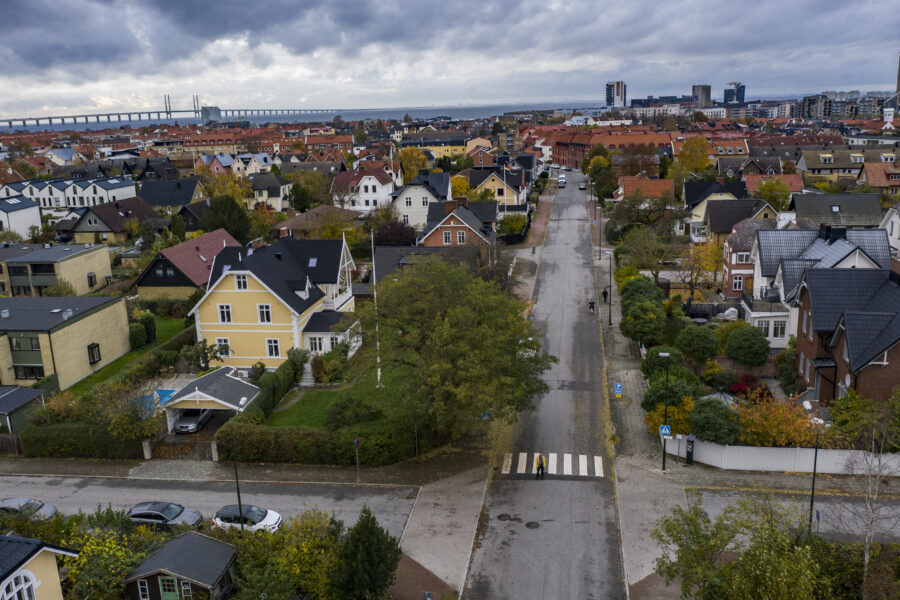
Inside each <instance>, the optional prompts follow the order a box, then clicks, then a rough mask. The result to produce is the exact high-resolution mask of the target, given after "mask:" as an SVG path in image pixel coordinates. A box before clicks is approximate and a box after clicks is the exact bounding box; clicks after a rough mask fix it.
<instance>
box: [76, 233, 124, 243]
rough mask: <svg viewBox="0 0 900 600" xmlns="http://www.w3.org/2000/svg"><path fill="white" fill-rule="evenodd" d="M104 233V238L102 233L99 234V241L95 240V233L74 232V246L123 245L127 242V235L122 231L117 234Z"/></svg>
mask: <svg viewBox="0 0 900 600" xmlns="http://www.w3.org/2000/svg"><path fill="white" fill-rule="evenodd" d="M104 233H106V237H105V238H104V237H103V235H104V234H103V233H100V239H99V240H97V232H94V231H76V232H75V236H74V237H75V243H76V244H94V243H98V244H106V243H111V244H124V243H125V242H127V241H128V234H127V233H126V232H124V231H122V232H119V233H112V232H104Z"/></svg>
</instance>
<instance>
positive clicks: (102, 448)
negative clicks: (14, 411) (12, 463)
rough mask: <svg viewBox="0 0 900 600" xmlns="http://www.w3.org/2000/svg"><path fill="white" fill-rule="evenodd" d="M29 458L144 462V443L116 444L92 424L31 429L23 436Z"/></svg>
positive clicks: (25, 453)
mask: <svg viewBox="0 0 900 600" xmlns="http://www.w3.org/2000/svg"><path fill="white" fill-rule="evenodd" d="M19 440H20V441H21V443H22V454H24V455H25V456H26V457H28V458H143V456H144V451H143V447H142V445H141V440H124V441H121V440H116V439H114V438H112V437H111V436H110V435H109V434H108V433H107V432H106V430H105V429H104V428H102V427H96V426H94V425H91V424H89V423H55V424H53V425H42V426H41V427H37V426H34V425H30V426H28V427H26V428H25V429H24V430H23V431H22V433H20V434H19Z"/></svg>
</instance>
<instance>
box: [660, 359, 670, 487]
mask: <svg viewBox="0 0 900 600" xmlns="http://www.w3.org/2000/svg"><path fill="white" fill-rule="evenodd" d="M659 356H660V358H665V359H666V393H665V395H664V396H663V425H668V424H669V362H670V361H669V356H670V354H669V353H668V352H660V353H659ZM662 470H663V471H665V470H666V436H663V464H662Z"/></svg>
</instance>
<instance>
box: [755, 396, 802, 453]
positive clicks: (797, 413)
mask: <svg viewBox="0 0 900 600" xmlns="http://www.w3.org/2000/svg"><path fill="white" fill-rule="evenodd" d="M737 421H738V425H739V426H740V433H739V434H738V438H737V439H738V442H740V443H742V444H748V445H751V446H764V447H770V446H811V445H812V444H813V441H814V438H815V429H814V428H813V427H812V425H811V423H810V420H809V417H808V416H807V415H806V413H805V412H804V410H803V408H801V407H800V406H799V405H796V404H790V403H787V402H779V401H778V400H774V399H773V400H767V401H764V402H758V403H754V402H750V401H742V402H740V403H739V404H738V407H737Z"/></svg>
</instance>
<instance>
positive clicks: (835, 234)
mask: <svg viewBox="0 0 900 600" xmlns="http://www.w3.org/2000/svg"><path fill="white" fill-rule="evenodd" d="M845 239H847V228H846V227H832V228H831V231H830V232H829V235H828V243H834V242H836V241H837V240H845Z"/></svg>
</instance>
